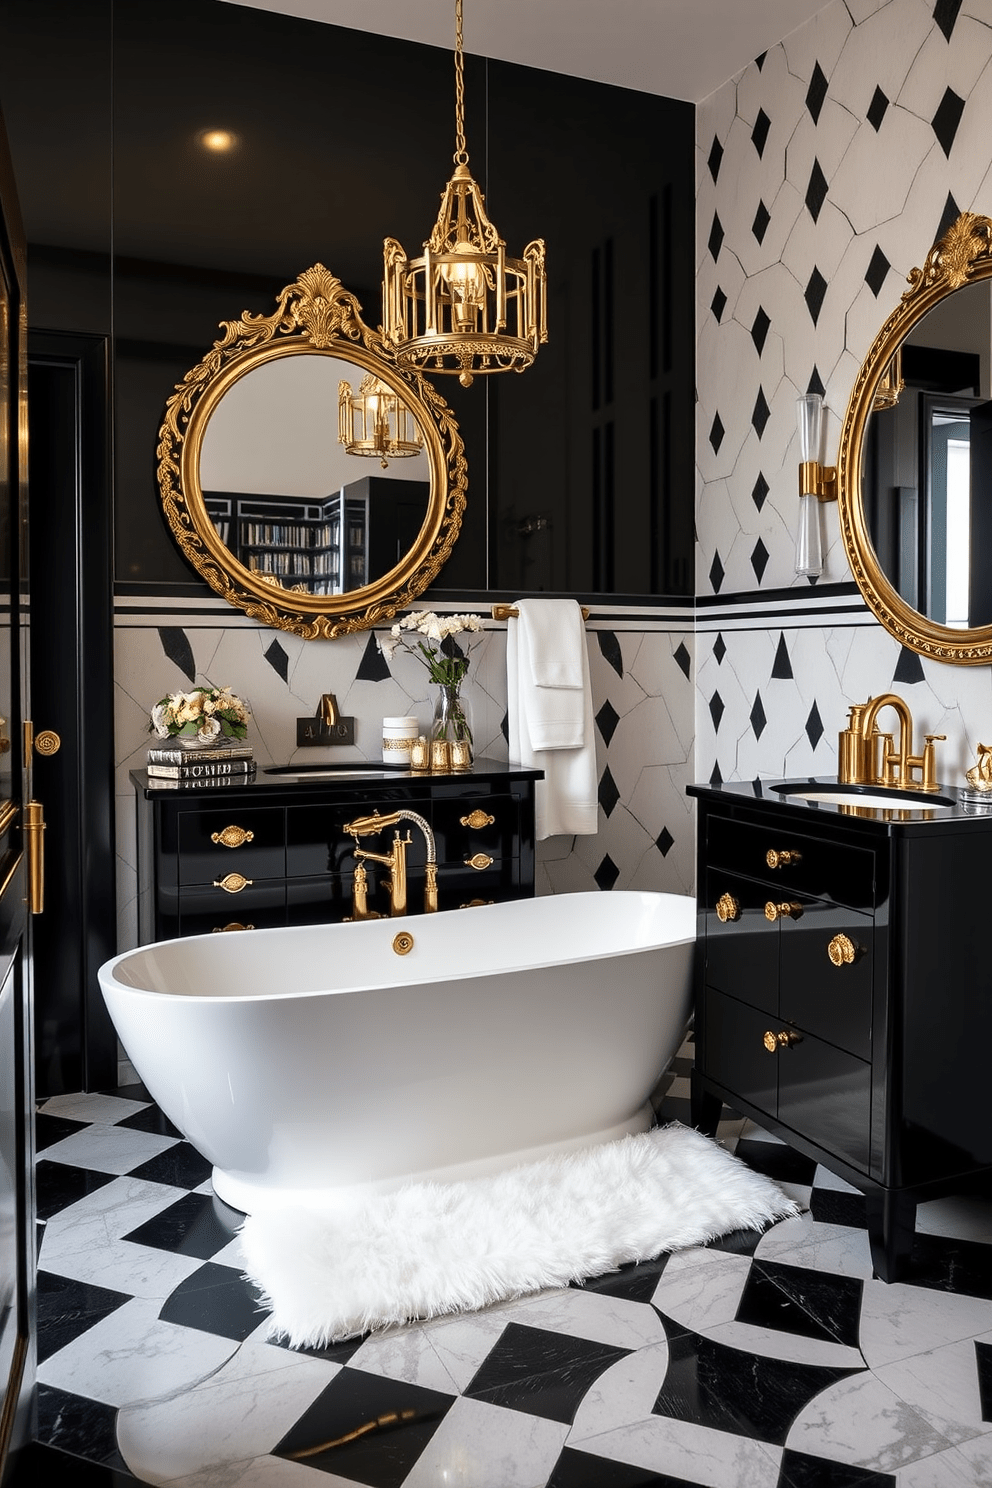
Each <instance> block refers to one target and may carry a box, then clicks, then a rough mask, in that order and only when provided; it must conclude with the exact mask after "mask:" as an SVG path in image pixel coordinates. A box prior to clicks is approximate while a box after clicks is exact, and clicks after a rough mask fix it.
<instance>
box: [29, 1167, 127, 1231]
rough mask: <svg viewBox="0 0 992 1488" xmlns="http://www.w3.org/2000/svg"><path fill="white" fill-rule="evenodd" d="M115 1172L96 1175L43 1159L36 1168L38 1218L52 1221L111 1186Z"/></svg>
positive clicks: (82, 1169) (86, 1169) (86, 1170)
mask: <svg viewBox="0 0 992 1488" xmlns="http://www.w3.org/2000/svg"><path fill="white" fill-rule="evenodd" d="M113 1181H114V1175H113V1173H93V1172H90V1170H89V1169H88V1168H76V1167H73V1166H72V1165H71V1164H70V1163H57V1162H52V1160H51V1158H47V1157H43V1158H42V1159H41V1161H40V1162H39V1163H37V1164H36V1165H35V1184H36V1188H37V1194H38V1218H39V1219H51V1217H52V1215H53V1214H59V1213H61V1211H62V1210H63V1209H67V1208H68V1207H69V1205H70V1204H75V1203H76V1201H77V1200H78V1199H83V1198H85V1197H86V1195H87V1194H91V1193H96V1192H97V1190H98V1189H101V1188H103V1187H104V1186H105V1185H106V1184H108V1183H113Z"/></svg>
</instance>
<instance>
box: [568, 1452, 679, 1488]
mask: <svg viewBox="0 0 992 1488" xmlns="http://www.w3.org/2000/svg"><path fill="white" fill-rule="evenodd" d="M546 1488H704V1485H703V1484H702V1483H699V1482H697V1481H696V1480H695V1479H691V1480H690V1479H689V1478H673V1477H671V1475H670V1474H669V1473H657V1472H652V1471H651V1470H650V1469H649V1468H646V1467H632V1466H631V1465H630V1464H629V1463H627V1462H611V1461H610V1459H609V1458H608V1457H596V1456H595V1455H594V1454H593V1453H592V1452H580V1451H578V1450H577V1449H576V1448H575V1447H565V1448H564V1449H563V1451H562V1454H561V1456H560V1457H559V1458H558V1461H557V1462H556V1463H555V1466H554V1470H553V1472H552V1474H551V1476H550V1478H549V1479H548V1481H547V1485H546Z"/></svg>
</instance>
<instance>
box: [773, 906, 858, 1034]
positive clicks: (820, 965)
mask: <svg viewBox="0 0 992 1488" xmlns="http://www.w3.org/2000/svg"><path fill="white" fill-rule="evenodd" d="M796 902H801V903H802V908H801V910H800V911H799V913H798V914H797V915H795V916H792V915H785V916H783V917H782V918H781V919H780V920H779V922H778V923H779V926H780V931H781V934H780V941H779V947H780V949H779V1000H778V1010H779V1013H780V1015H781V1017H782V1018H783V1019H784V1020H785V1021H786V1022H787V1023H790V1022H794V1023H796V1024H797V1025H798V1026H799V1027H801V1028H803V1029H804V1030H805V1031H806V1032H808V1033H812V1034H816V1035H817V1036H818V1037H820V1038H823V1039H826V1040H828V1042H829V1043H831V1044H834V1045H836V1047H837V1048H838V1049H846V1050H847V1052H848V1053H850V1054H855V1055H857V1056H858V1057H859V1058H860V1059H870V1058H871V1017H872V987H873V980H874V963H875V956H874V937H875V923H874V920H873V919H872V918H871V916H870V915H859V914H856V913H855V911H854V910H851V909H847V908H844V907H842V906H840V905H837V904H831V903H830V902H829V901H826V900H822V899H812V900H804V901H796Z"/></svg>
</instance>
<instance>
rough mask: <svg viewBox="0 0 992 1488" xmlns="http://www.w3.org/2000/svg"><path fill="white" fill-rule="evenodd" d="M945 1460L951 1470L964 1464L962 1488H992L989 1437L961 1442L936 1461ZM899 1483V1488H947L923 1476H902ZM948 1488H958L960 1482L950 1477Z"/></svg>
mask: <svg viewBox="0 0 992 1488" xmlns="http://www.w3.org/2000/svg"><path fill="white" fill-rule="evenodd" d="M945 1460H946V1463H947V1466H948V1469H949V1470H951V1469H956V1468H957V1465H958V1462H959V1461H960V1462H962V1463H963V1464H964V1469H963V1470H964V1474H965V1476H964V1477H963V1478H962V1480H961V1488H965V1485H967V1488H992V1443H990V1441H989V1438H988V1437H987V1436H978V1437H975V1438H973V1440H972V1441H967V1442H961V1443H960V1445H959V1446H957V1447H955V1448H954V1450H953V1451H952V1452H945V1453H943V1454H942V1456H941V1457H939V1458H937V1459H936V1461H938V1462H944V1461H945ZM921 1466H922V1464H921ZM897 1481H898V1485H899V1488H945V1484H944V1482H943V1481H942V1480H939V1479H938V1478H936V1477H934V1478H933V1479H932V1480H931V1481H929V1482H928V1481H927V1479H926V1478H924V1477H923V1476H922V1475H920V1476H919V1477H915V1478H911V1477H909V1476H908V1475H907V1476H906V1478H905V1479H904V1478H903V1476H902V1474H900V1475H899V1478H898V1480H897ZM946 1488H958V1480H957V1479H956V1478H952V1477H950V1476H949V1477H948V1479H947V1484H946Z"/></svg>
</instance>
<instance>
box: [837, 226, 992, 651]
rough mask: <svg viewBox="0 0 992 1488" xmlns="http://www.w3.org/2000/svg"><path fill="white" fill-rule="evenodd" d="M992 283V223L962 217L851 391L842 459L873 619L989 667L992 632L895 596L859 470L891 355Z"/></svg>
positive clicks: (847, 527)
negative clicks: (970, 292) (940, 308)
mask: <svg viewBox="0 0 992 1488" xmlns="http://www.w3.org/2000/svg"><path fill="white" fill-rule="evenodd" d="M983 279H992V220H990V219H989V218H988V217H981V216H978V215H977V214H976V213H974V212H963V213H962V214H961V215H960V217H958V218H957V220H956V221H955V222H954V223H952V224H951V226H950V227H949V228H948V230H947V232H946V233H945V234H944V236H943V237H942V238H940V239H939V240H938V242H937V243H935V244H934V246H933V248H931V250H930V252H929V253H928V254H927V257H926V261H925V263H924V265H923V268H922V269H913V270H912V271H911V273H910V275H909V280H908V282H909V289H907V290H906V291H905V293H904V294H903V296H902V299H901V300H900V302H899V304H898V306H897V307H896V309H895V310H894V311H893V312H892V314H891V315H890V316H889V318H888V320H887V321H886V322H885V324H884V325H883V326H882V329H881V330H880V331H879V333H878V335H877V336H876V337H875V340H874V342H873V343H872V346H871V349H870V351H869V352H868V355H867V356H866V357H865V360H864V362H863V363H862V365H861V370H860V372H859V373H858V377H857V380H856V382H855V384H854V387H853V389H852V391H851V396H850V398H849V400H848V404H847V412H846V413H845V416H844V424H843V427H842V429H841V437H840V450H839V453H838V459H837V499H838V509H839V519H840V530H841V536H842V538H843V540H844V546H845V548H846V550H847V558H848V562H849V563H850V565H851V572H852V573H853V575H854V578H855V581H856V582H857V585H858V588H859V589H860V590H861V593H862V594H863V595H864V597H865V600H866V601H867V603H868V606H869V608H870V609H871V610H872V612H873V613H874V615H875V618H876V619H877V620H879V621H880V623H881V624H882V625H884V627H885V629H886V630H887V631H889V633H890V634H891V635H893V636H895V638H896V639H897V640H898V641H901V642H902V644H903V645H904V646H907V647H909V649H910V650H911V651H916V652H918V653H919V654H920V655H922V656H929V657H931V658H932V659H933V660H934V661H944V662H954V663H957V664H958V665H962V666H982V665H987V664H988V663H989V662H990V661H992V625H983V626H978V627H975V628H972V629H970V630H958V629H952V628H951V627H950V626H946V625H940V624H938V623H937V622H936V621H933V620H930V619H928V618H927V616H925V615H921V614H920V613H919V612H918V611H917V610H914V609H913V608H912V607H911V606H910V605H909V604H907V602H906V601H905V600H904V599H903V598H902V596H901V595H900V594H899V593H898V592H897V591H896V590H895V589H894V588H893V586H892V584H891V583H890V582H889V580H888V578H887V577H886V575H885V574H884V573H883V572H882V570H881V567H880V565H879V562H878V558H877V556H876V554H875V549H874V546H873V543H872V539H871V534H870V533H869V530H868V523H867V518H866V514H865V508H864V502H863V499H862V465H863V455H864V441H865V434H866V430H867V426H868V420H869V418H870V416H871V413H872V411H873V408H874V407H875V395H876V393H877V391H878V388H879V385H880V383H881V382H882V379H883V378H884V376H885V373H886V370H887V368H888V366H889V363H890V362H891V360H892V357H893V355H894V354H895V352H896V351H897V350H898V349H899V347H900V346H901V345H902V343H903V341H904V340H905V339H906V337H907V335H908V334H909V332H910V331H911V330H912V329H913V327H914V326H915V325H916V324H917V322H918V321H920V320H922V318H923V317H924V315H926V314H927V313H928V311H930V310H932V309H933V307H934V306H935V305H937V304H938V303H939V302H940V301H941V300H943V299H945V298H946V297H947V296H948V295H950V294H953V293H954V292H955V290H958V289H961V288H962V287H963V286H964V285H966V284H975V283H978V282H980V281H981V280H983Z"/></svg>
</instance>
